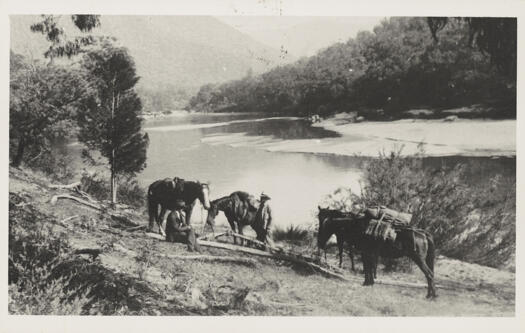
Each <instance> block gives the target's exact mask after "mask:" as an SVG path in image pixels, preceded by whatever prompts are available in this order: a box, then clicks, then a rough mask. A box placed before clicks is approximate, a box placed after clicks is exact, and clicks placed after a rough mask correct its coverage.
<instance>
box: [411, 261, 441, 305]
mask: <svg viewBox="0 0 525 333" xmlns="http://www.w3.org/2000/svg"><path fill="white" fill-rule="evenodd" d="M411 258H412V260H414V262H415V263H416V265H417V267H419V269H420V270H421V271H422V272H423V274H425V277H426V278H427V284H428V288H427V298H432V297H436V290H435V286H434V273H433V272H432V270H431V269H430V268H429V267H428V266H427V264H426V263H425V261H424V260H423V258H422V257H421V256H420V255H419V254H418V253H414V254H413V255H412V256H411Z"/></svg>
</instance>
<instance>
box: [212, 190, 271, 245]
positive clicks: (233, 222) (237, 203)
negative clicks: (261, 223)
mask: <svg viewBox="0 0 525 333" xmlns="http://www.w3.org/2000/svg"><path fill="white" fill-rule="evenodd" d="M258 205H259V203H258V200H257V199H255V198H254V197H253V196H252V195H250V194H249V193H246V192H242V191H236V192H233V193H232V194H230V195H228V196H226V197H222V198H219V199H216V200H213V201H212V202H211V204H210V206H211V207H210V209H209V210H208V218H207V220H206V224H208V225H209V226H211V228H212V230H213V229H214V226H215V217H216V216H217V215H218V214H219V211H223V212H224V215H225V216H226V218H227V219H228V223H229V224H230V227H231V228H232V230H233V231H234V232H236V233H239V234H241V235H243V233H244V227H246V226H248V225H249V226H251V227H252V229H253V230H255V232H256V233H257V235H259V233H260V232H261V231H260V230H258V228H257V226H256V225H255V215H256V213H257V208H258ZM233 241H234V243H235V244H237V238H236V237H234V238H233ZM240 243H241V244H244V241H243V240H242V239H241V240H240Z"/></svg>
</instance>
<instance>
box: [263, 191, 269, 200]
mask: <svg viewBox="0 0 525 333" xmlns="http://www.w3.org/2000/svg"><path fill="white" fill-rule="evenodd" d="M270 199H271V198H270V197H269V196H268V195H266V194H265V193H264V192H263V193H261V200H270Z"/></svg>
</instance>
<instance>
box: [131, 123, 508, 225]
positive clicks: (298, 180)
mask: <svg viewBox="0 0 525 333" xmlns="http://www.w3.org/2000/svg"><path fill="white" fill-rule="evenodd" d="M145 127H146V131H147V132H148V134H149V137H150V146H149V149H148V161H147V167H146V169H145V170H144V171H143V172H142V173H141V174H140V175H139V181H140V182H141V184H142V185H144V186H147V185H149V184H150V183H152V182H153V181H155V180H157V179H162V178H166V177H171V178H172V177H175V176H178V177H181V178H184V179H186V180H200V181H202V182H209V183H210V187H211V199H215V198H220V197H222V196H226V195H228V194H230V193H231V192H234V191H237V190H242V191H246V192H249V193H252V194H254V195H259V194H260V193H261V192H263V191H264V192H265V193H267V194H268V195H269V196H270V197H271V198H272V201H271V202H272V208H273V212H274V215H275V217H274V218H275V223H276V224H277V225H281V226H286V225H289V224H296V225H297V224H299V225H307V224H311V223H312V222H313V221H314V218H315V214H316V211H317V206H318V204H319V203H321V202H322V201H323V198H324V197H325V196H326V195H327V194H329V193H331V192H333V191H334V190H335V189H337V188H338V187H350V188H352V191H354V192H356V193H359V191H360V179H361V176H362V174H361V170H360V168H359V167H360V165H361V164H362V162H363V159H364V158H360V157H354V156H341V155H330V154H312V153H287V152H279V151H268V150H267V149H265V145H266V144H267V143H270V142H271V143H275V142H280V141H282V142H283V143H288V142H293V141H294V140H303V139H313V142H330V140H341V138H338V137H339V136H340V135H338V133H336V132H333V131H328V130H325V129H323V128H320V127H311V126H310V125H309V123H308V122H306V121H304V120H301V119H294V118H269V119H268V118H266V119H265V118H262V116H261V115H259V116H257V115H231V114H222V115H217V114H214V115H205V114H189V115H185V116H176V117H166V118H162V119H155V120H148V121H147V122H146V126H145ZM345 139H346V140H359V138H352V137H347V136H345ZM515 162H516V160H515V158H504V157H502V158H488V157H487V158H484V157H460V156H448V157H432V158H426V159H425V164H427V165H430V166H433V165H440V164H448V165H453V164H456V163H468V165H469V170H470V174H469V179H470V180H469V181H471V182H472V183H477V182H480V181H483V180H486V179H488V178H490V177H492V176H494V175H495V174H497V173H502V174H504V175H507V176H508V175H513V174H514V175H515V172H516V169H515ZM197 207H199V205H197ZM200 212H201V210H200V209H198V208H196V209H195V211H194V219H195V220H197V221H199V220H200V219H201V218H202V217H201V214H200ZM217 222H218V223H226V220H225V218H224V217H223V216H222V214H221V217H218V219H217Z"/></svg>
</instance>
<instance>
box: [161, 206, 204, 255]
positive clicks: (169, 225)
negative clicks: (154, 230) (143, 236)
mask: <svg viewBox="0 0 525 333" xmlns="http://www.w3.org/2000/svg"><path fill="white" fill-rule="evenodd" d="M185 206H186V205H185V203H184V201H183V200H177V201H176V202H175V210H173V211H172V212H171V213H170V214H169V215H168V218H167V220H166V241H168V242H177V243H184V244H188V250H189V251H192V252H193V251H197V252H201V249H200V246H199V243H197V238H196V237H195V231H193V228H192V227H191V225H187V224H186V214H185V213H184V208H185Z"/></svg>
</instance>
